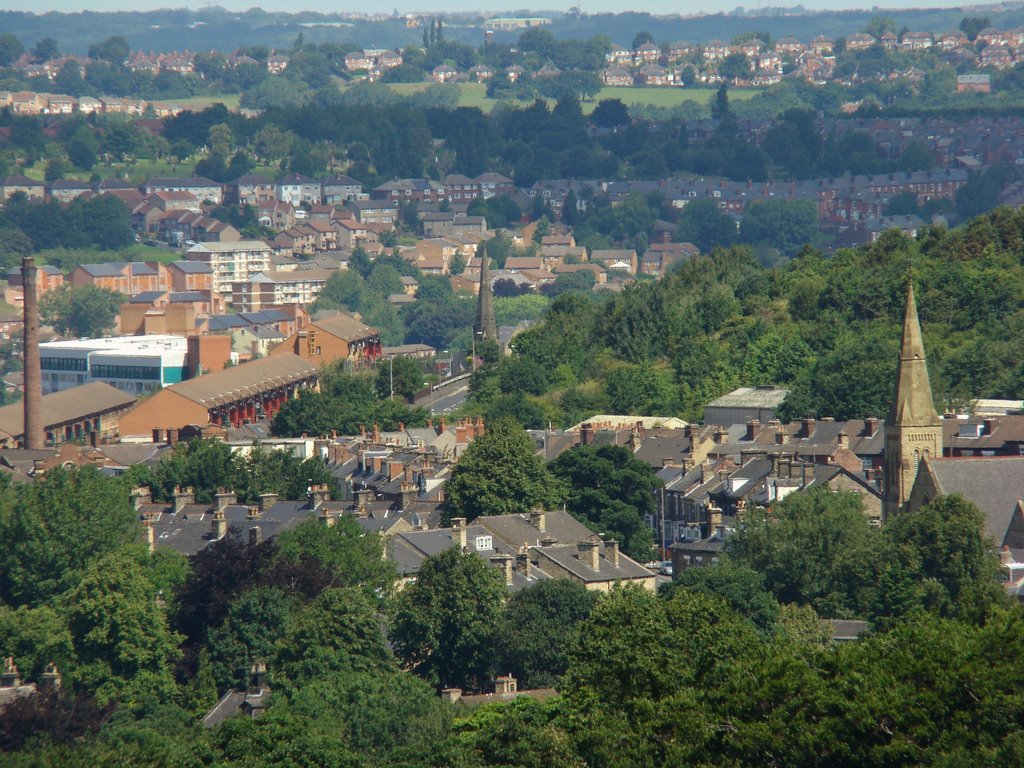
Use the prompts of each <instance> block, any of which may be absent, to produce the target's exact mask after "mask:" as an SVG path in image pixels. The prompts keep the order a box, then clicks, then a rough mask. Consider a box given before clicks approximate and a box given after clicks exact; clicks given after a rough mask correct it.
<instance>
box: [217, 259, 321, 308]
mask: <svg viewBox="0 0 1024 768" xmlns="http://www.w3.org/2000/svg"><path fill="white" fill-rule="evenodd" d="M336 272H337V270H335V269H294V270H287V271H276V270H267V271H266V272H260V273H258V274H256V275H253V276H252V277H251V278H249V280H247V281H238V282H235V283H233V284H232V286H231V306H232V307H233V308H234V310H235V311H236V312H259V311H260V310H261V309H263V308H265V307H268V306H271V305H277V304H312V303H313V302H314V301H316V299H317V297H318V296H319V295H320V292H321V291H322V290H323V289H324V286H325V285H327V281H328V280H329V279H330V278H331V275H333V274H335V273H336Z"/></svg>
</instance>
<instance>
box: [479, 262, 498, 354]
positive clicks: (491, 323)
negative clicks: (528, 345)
mask: <svg viewBox="0 0 1024 768" xmlns="http://www.w3.org/2000/svg"><path fill="white" fill-rule="evenodd" d="M481 250H483V249H481ZM490 261H491V258H490V257H489V256H488V255H487V253H486V251H484V252H483V253H481V254H480V292H479V294H478V295H477V299H476V322H475V323H473V332H474V333H475V334H476V337H477V339H478V340H480V341H486V340H488V339H491V340H492V341H497V340H498V325H497V323H496V322H495V320H494V300H493V297H492V295H491V275H490V269H489V263H490Z"/></svg>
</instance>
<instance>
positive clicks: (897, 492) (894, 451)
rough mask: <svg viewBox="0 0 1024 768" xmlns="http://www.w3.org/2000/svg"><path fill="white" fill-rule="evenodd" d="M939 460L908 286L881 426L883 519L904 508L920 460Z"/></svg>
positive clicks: (938, 425)
mask: <svg viewBox="0 0 1024 768" xmlns="http://www.w3.org/2000/svg"><path fill="white" fill-rule="evenodd" d="M941 456H942V419H940V418H939V414H938V413H936V412H935V404H934V403H933V402H932V388H931V384H930V383H929V381H928V365H927V363H926V362H925V359H924V341H923V340H922V338H921V324H920V322H918V319H917V303H916V302H915V301H914V285H913V282H911V284H910V285H909V286H908V287H907V306H906V310H905V311H904V314H903V336H902V337H901V338H900V355H899V359H898V360H897V361H896V391H895V393H894V395H893V399H892V408H891V409H890V411H889V418H888V419H886V422H885V469H884V483H885V488H884V491H883V496H882V515H883V516H884V517H885V518H886V519H889V518H891V517H892V516H893V515H897V514H899V513H900V512H901V511H903V510H904V509H905V508H906V504H907V502H908V501H909V500H910V494H911V492H912V491H913V488H914V481H915V480H916V479H917V472H918V469H919V468H920V466H921V462H923V461H927V460H928V459H930V458H932V457H941Z"/></svg>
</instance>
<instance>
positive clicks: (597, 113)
mask: <svg viewBox="0 0 1024 768" xmlns="http://www.w3.org/2000/svg"><path fill="white" fill-rule="evenodd" d="M590 121H591V122H592V123H593V124H594V125H596V126H598V127H600V128H616V127H618V126H620V125H629V110H628V109H627V108H626V105H625V104H623V103H622V100H621V99H601V101H599V102H598V103H597V106H596V107H594V111H593V112H592V113H591V114H590Z"/></svg>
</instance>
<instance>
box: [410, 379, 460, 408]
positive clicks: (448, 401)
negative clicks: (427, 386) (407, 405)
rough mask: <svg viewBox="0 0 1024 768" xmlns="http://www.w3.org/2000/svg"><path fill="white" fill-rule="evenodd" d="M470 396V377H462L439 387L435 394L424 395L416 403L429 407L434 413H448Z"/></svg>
mask: <svg viewBox="0 0 1024 768" xmlns="http://www.w3.org/2000/svg"><path fill="white" fill-rule="evenodd" d="M468 396H469V379H468V378H467V379H461V380H459V381H453V382H452V383H450V384H446V385H445V386H443V387H438V388H437V389H436V390H435V391H434V393H433V395H424V396H423V397H421V398H419V399H418V400H416V401H415V405H419V406H422V407H424V408H429V409H430V410H431V412H432V413H448V412H449V411H453V410H455V409H456V408H458V407H459V406H460V405H462V404H463V403H464V402H466V398H467V397H468Z"/></svg>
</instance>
